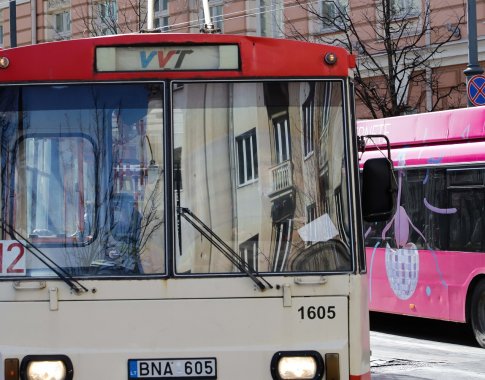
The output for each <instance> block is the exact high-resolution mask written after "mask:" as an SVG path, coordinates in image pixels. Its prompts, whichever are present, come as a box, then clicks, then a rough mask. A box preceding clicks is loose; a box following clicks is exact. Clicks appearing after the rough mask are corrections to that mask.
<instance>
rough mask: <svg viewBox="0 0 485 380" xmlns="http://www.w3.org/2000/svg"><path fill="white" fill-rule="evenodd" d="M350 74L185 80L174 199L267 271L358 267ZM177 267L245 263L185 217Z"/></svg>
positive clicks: (222, 267)
mask: <svg viewBox="0 0 485 380" xmlns="http://www.w3.org/2000/svg"><path fill="white" fill-rule="evenodd" d="M342 102H343V100H342V83H341V82H337V81H335V82H267V83H210V84H208V83H184V84H177V89H176V91H174V94H173V105H174V106H173V107H174V109H173V119H174V160H175V162H174V166H175V168H176V174H177V175H176V184H175V186H174V188H175V190H174V192H175V194H174V196H175V200H176V202H177V205H178V206H179V207H184V208H187V209H190V210H191V211H192V212H193V213H194V214H195V215H197V216H198V218H200V220H201V221H202V222H203V223H204V224H205V225H207V226H208V227H209V228H210V229H211V230H212V231H213V232H214V234H216V235H217V236H219V237H220V238H221V239H222V240H223V241H224V242H225V243H226V244H227V245H228V246H230V247H231V249H232V250H234V251H236V252H238V253H239V255H240V256H241V257H242V258H243V259H244V261H245V262H247V263H248V264H249V266H250V267H251V268H254V270H255V271H256V272H258V273H270V272H307V271H308V272H332V271H347V270H350V269H351V260H350V253H349V240H348V236H349V210H348V198H347V183H346V163H345V156H344V137H343V130H344V124H343V123H344V110H343V104H342ZM176 230H177V231H176V239H177V244H176V248H177V251H178V253H177V256H176V270H177V272H178V273H187V274H197V273H229V272H235V271H236V272H237V271H239V270H238V269H237V268H236V267H235V266H234V264H233V263H231V261H230V260H227V258H226V257H224V256H223V255H221V254H220V253H219V252H218V251H217V249H216V247H214V246H213V244H212V243H211V241H210V240H209V239H205V238H204V237H203V236H202V235H201V233H200V231H197V230H196V229H194V228H193V227H192V226H191V225H189V224H188V223H186V222H185V221H184V220H183V219H182V220H181V218H178V220H177V229H176Z"/></svg>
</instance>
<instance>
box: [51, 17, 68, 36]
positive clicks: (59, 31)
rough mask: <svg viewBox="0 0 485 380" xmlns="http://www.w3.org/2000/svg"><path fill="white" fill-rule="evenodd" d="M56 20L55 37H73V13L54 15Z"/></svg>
mask: <svg viewBox="0 0 485 380" xmlns="http://www.w3.org/2000/svg"><path fill="white" fill-rule="evenodd" d="M54 18H55V24H54V25H55V27H54V31H55V34H56V36H55V37H68V36H70V35H71V12H70V11H63V12H60V13H56V14H55V15H54Z"/></svg>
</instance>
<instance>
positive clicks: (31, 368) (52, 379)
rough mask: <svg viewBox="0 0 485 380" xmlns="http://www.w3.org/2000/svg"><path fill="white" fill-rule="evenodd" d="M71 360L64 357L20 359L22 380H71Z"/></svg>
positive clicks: (47, 356)
mask: <svg viewBox="0 0 485 380" xmlns="http://www.w3.org/2000/svg"><path fill="white" fill-rule="evenodd" d="M73 372H74V371H73V368H72V362H71V360H70V359H69V358H68V357H67V356H65V355H28V356H26V357H25V358H23V359H22V364H21V365H20V378H21V379H22V380H72V376H73Z"/></svg>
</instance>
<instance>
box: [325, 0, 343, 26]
mask: <svg viewBox="0 0 485 380" xmlns="http://www.w3.org/2000/svg"><path fill="white" fill-rule="evenodd" d="M347 5H348V4H347V0H332V1H329V0H322V1H321V2H320V15H321V16H320V19H321V21H322V30H323V31H332V30H335V29H338V28H340V27H342V26H343V25H344V18H343V17H342V16H344V15H346V14H347Z"/></svg>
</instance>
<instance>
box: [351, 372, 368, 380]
mask: <svg viewBox="0 0 485 380" xmlns="http://www.w3.org/2000/svg"><path fill="white" fill-rule="evenodd" d="M349 380H370V372H367V373H364V374H363V375H350V377H349Z"/></svg>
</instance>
